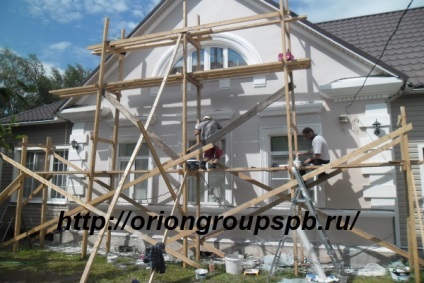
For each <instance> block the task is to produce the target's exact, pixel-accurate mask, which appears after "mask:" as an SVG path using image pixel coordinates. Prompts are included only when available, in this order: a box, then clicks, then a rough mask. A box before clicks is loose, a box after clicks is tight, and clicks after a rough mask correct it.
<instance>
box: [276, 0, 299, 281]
mask: <svg viewBox="0 0 424 283" xmlns="http://www.w3.org/2000/svg"><path fill="white" fill-rule="evenodd" d="M279 4H280V17H281V22H280V26H281V39H282V49H283V50H282V51H283V52H282V53H283V59H282V62H283V69H284V73H283V77H284V89H285V99H286V104H285V107H286V123H287V124H286V125H287V141H288V152H289V159H288V166H289V168H291V167H292V166H293V152H294V150H293V140H292V120H291V118H292V113H291V107H290V106H291V105H290V92H289V69H288V67H287V62H288V60H287V49H288V48H287V43H288V38H289V37H290V35H289V34H287V30H286V24H285V22H284V19H285V18H286V17H287V16H288V7H287V6H284V5H283V0H280V1H279ZM286 5H288V4H287V2H286ZM292 83H293V82H292ZM288 173H289V176H290V179H291V180H294V176H293V174H292V173H291V171H289V172H288ZM291 195H292V197H293V196H294V188H292V189H291ZM294 213H295V214H297V212H296V211H295V212H294ZM292 239H293V254H294V274H295V275H296V276H297V275H298V249H297V234H296V233H294V232H293V233H292Z"/></svg>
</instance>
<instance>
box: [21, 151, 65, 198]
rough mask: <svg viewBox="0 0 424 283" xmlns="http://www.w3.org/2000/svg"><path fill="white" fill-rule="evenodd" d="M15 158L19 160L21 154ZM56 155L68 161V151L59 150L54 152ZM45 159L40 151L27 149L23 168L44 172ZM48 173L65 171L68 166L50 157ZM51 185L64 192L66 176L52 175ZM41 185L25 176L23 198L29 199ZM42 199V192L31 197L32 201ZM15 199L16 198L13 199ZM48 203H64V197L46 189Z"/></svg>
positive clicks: (44, 155) (43, 153)
mask: <svg viewBox="0 0 424 283" xmlns="http://www.w3.org/2000/svg"><path fill="white" fill-rule="evenodd" d="M17 153H18V154H17V158H18V159H20V158H21V157H20V155H21V152H20V151H18V152H17ZM55 153H56V154H58V155H60V156H61V157H63V158H64V159H68V149H67V148H66V149H59V150H56V151H55ZM45 159H46V153H45V152H44V151H42V150H31V149H28V151H27V156H26V164H25V167H26V168H28V169H29V170H31V171H33V172H37V171H44V162H45ZM48 166H49V169H48V170H49V171H52V172H58V171H67V170H68V166H67V165H66V164H64V163H63V162H61V161H59V160H58V159H56V158H54V157H50V164H49V165H48ZM50 181H51V182H52V183H53V184H55V185H56V186H58V187H59V188H61V189H63V190H65V191H66V188H67V182H68V175H67V174H54V175H53V177H52V179H51V180H50ZM40 184H41V183H40V182H39V181H37V180H36V179H34V178H32V177H31V176H26V177H25V181H24V198H27V197H29V196H30V195H31V194H32V193H33V192H34V190H35V189H37V187H38V186H39V185H40ZM41 197H42V190H40V191H39V192H38V193H37V194H36V195H35V196H33V198H32V200H34V201H40V200H41ZM15 199H16V197H15ZM48 201H49V202H60V203H62V202H64V201H65V196H64V195H62V194H60V193H58V192H56V191H55V190H53V189H51V188H48Z"/></svg>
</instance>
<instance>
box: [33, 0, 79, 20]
mask: <svg viewBox="0 0 424 283" xmlns="http://www.w3.org/2000/svg"><path fill="white" fill-rule="evenodd" d="M25 2H26V4H27V9H28V11H29V13H30V14H31V15H32V16H34V17H36V18H39V19H41V21H42V22H43V23H48V22H49V20H54V21H56V22H59V23H69V22H72V21H76V20H80V19H82V17H83V15H82V13H81V11H80V8H79V6H80V3H78V2H79V1H71V0H25Z"/></svg>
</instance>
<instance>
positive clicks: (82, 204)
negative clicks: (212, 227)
mask: <svg viewBox="0 0 424 283" xmlns="http://www.w3.org/2000/svg"><path fill="white" fill-rule="evenodd" d="M211 147H212V145H211V144H209V145H206V146H204V147H203V148H202V149H201V150H203V151H204V150H207V149H209V148H211ZM196 154H198V152H197V151H196V152H193V153H191V154H188V155H187V156H183V157H181V158H179V159H178V160H174V161H171V162H169V164H167V165H165V167H167V168H170V167H173V166H175V165H176V164H179V163H182V162H184V161H186V160H187V159H189V158H191V157H193V156H195V155H196ZM0 156H1V157H2V158H3V160H4V161H6V162H8V163H10V164H12V165H13V166H15V167H17V168H18V169H20V170H22V171H23V172H24V173H25V174H27V175H29V176H31V177H33V178H34V179H36V180H38V181H40V182H41V183H43V184H45V185H47V186H49V187H51V188H52V189H53V190H55V191H57V192H58V193H60V194H62V195H64V196H65V197H67V198H69V199H70V200H71V201H74V202H76V203H77V204H79V205H80V207H78V208H76V209H73V210H72V213H76V212H79V211H82V210H84V208H85V209H88V210H90V211H91V212H93V213H95V214H97V215H100V216H103V217H105V219H106V216H107V214H106V213H105V212H103V211H101V210H99V209H97V208H95V207H94V206H93V205H96V204H98V203H100V202H102V201H104V200H107V199H108V198H110V197H111V196H115V195H116V194H115V193H116V190H113V191H110V192H109V193H106V194H104V195H102V196H100V197H98V198H97V199H94V200H92V201H90V202H87V203H85V202H83V201H81V200H80V199H79V198H77V197H75V196H74V195H72V194H70V193H68V192H66V191H64V190H63V189H61V188H59V187H58V186H56V185H54V184H53V183H51V182H49V181H47V180H45V179H44V178H42V177H41V176H38V175H37V174H35V173H34V172H32V171H31V170H29V169H27V168H25V167H24V166H22V165H21V164H19V163H18V162H16V161H14V160H13V159H11V158H9V157H7V156H6V155H4V154H3V153H0ZM155 171H156V172H155V173H150V174H146V175H145V176H144V177H145V178H146V179H148V178H151V177H153V176H154V175H157V174H159V169H157V170H155ZM142 177H143V176H142ZM131 186H132V185H131ZM126 188H128V187H126ZM126 188H123V189H126ZM69 213H70V212H69ZM65 215H72V214H66V213H65ZM58 219H59V217H56V218H55V219H54V220H52V221H47V222H46V223H44V224H42V225H39V226H38V227H37V229H32V230H31V231H28V232H26V233H24V234H21V235H19V236H16V237H14V238H13V239H11V240H9V241H7V242H4V243H1V244H0V246H1V247H4V246H7V245H8V244H10V243H16V242H17V241H18V240H19V239H21V238H23V237H26V236H28V235H30V234H31V233H34V232H35V231H39V230H40V229H42V228H43V227H46V226H49V225H52V224H54V223H57V221H58ZM110 222H112V223H114V224H116V223H117V220H116V219H114V220H110ZM106 226H107V225H105V227H106ZM124 228H125V230H127V231H128V232H130V233H133V234H136V235H138V236H139V237H140V238H141V239H143V240H145V241H147V242H149V243H151V244H155V243H156V241H155V240H153V239H151V238H150V237H148V236H147V235H144V234H142V233H140V232H139V231H137V230H134V229H132V228H131V227H130V226H129V225H125V227H124ZM167 252H169V253H170V254H171V255H173V256H175V257H177V258H179V259H181V260H183V261H186V262H187V263H188V264H190V265H191V266H193V267H197V268H199V267H200V265H199V264H198V263H196V262H193V261H192V260H190V259H188V258H185V257H183V256H181V255H180V254H178V253H176V252H174V251H173V250H171V249H167Z"/></svg>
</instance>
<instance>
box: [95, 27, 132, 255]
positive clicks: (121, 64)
mask: <svg viewBox="0 0 424 283" xmlns="http://www.w3.org/2000/svg"><path fill="white" fill-rule="evenodd" d="M124 38H125V30H124V29H121V39H124ZM123 76H124V57H123V56H122V57H119V59H118V80H119V81H122V79H123ZM121 97H122V96H121V92H120V91H118V92H117V93H116V100H118V101H119V102H121ZM119 115H120V112H119V110H118V109H117V108H115V115H114V119H113V134H112V152H111V155H112V160H111V163H110V169H111V170H115V169H116V163H117V159H118V157H117V152H118V150H117V146H118V133H119ZM95 180H96V179H95ZM109 180H110V181H109V182H110V187H111V188H113V187H115V178H113V177H111V178H110V179H109ZM109 204H110V201H109ZM111 241H112V232H111V231H110V230H108V231H107V235H106V253H109V252H110V244H111Z"/></svg>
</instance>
